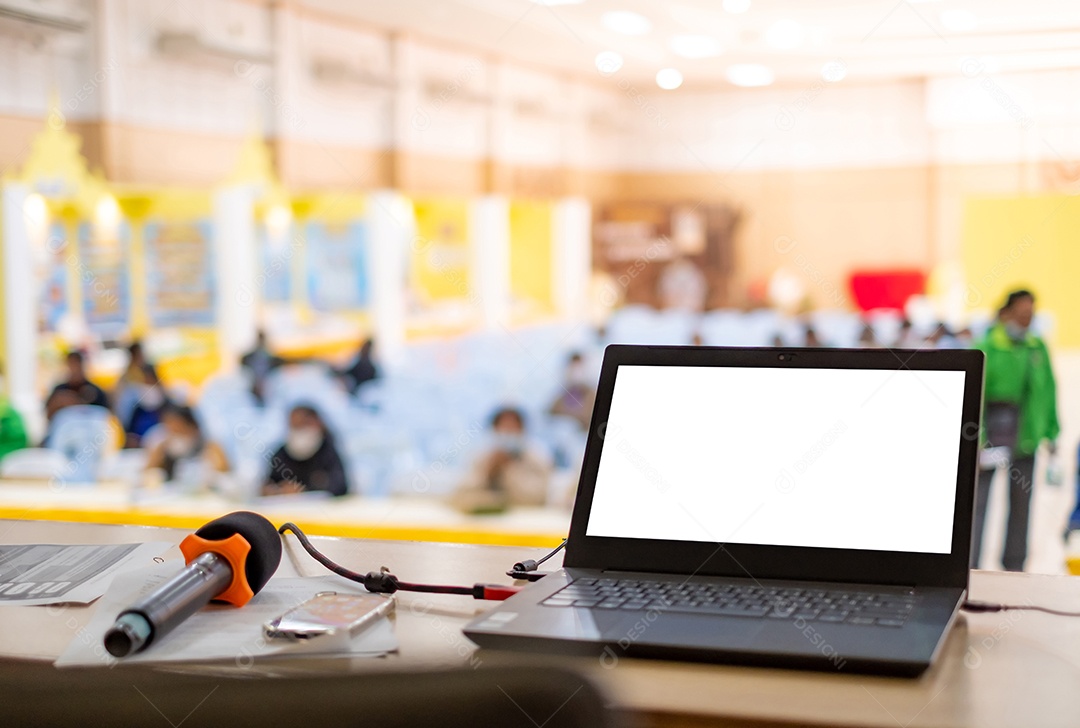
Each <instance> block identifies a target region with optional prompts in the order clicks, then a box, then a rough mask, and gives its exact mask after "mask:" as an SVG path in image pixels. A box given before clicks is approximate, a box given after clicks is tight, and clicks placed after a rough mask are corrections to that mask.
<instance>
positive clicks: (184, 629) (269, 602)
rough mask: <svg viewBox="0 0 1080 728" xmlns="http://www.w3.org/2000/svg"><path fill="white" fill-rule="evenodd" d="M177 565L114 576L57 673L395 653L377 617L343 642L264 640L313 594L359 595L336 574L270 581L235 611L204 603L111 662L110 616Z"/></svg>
mask: <svg viewBox="0 0 1080 728" xmlns="http://www.w3.org/2000/svg"><path fill="white" fill-rule="evenodd" d="M183 567H184V565H183V563H182V562H179V561H170V562H168V563H165V564H155V565H154V566H153V567H150V568H145V569H139V570H138V571H127V572H124V573H122V574H118V575H117V577H116V578H115V579H114V580H113V583H112V586H110V587H109V590H108V592H106V593H105V595H104V596H103V597H102V598H101V601H99V602H98V605H97V609H96V611H95V612H94V616H93V617H91V619H90V622H89V624H87V625H86V627H84V628H83V629H82V630H80V631H79V632H78V634H76V636H75V639H73V640H72V641H71V644H69V645H68V647H67V649H66V650H64V653H63V654H62V655H61V656H60V658H59V659H58V660H57V661H56V666H57V667H83V666H91V665H108V666H112V665H115V664H116V663H118V662H124V663H127V662H131V663H137V662H185V661H208V660H228V661H233V662H235V664H236V665H237V666H240V667H244V666H246V665H250V664H251V662H252V661H253V660H254V659H255V658H257V657H261V656H268V655H350V656H361V657H362V656H369V657H379V656H382V655H385V654H386V653H388V652H393V651H395V650H397V648H398V641H397V635H395V634H394V629H393V624H392V623H391V622H390V620H389V619H380V620H379V621H378V622H376V623H375V624H373V625H372V626H371V627H369V628H368V629H366V630H364V631H363V632H360V633H359V634H357V635H356V636H354V637H352V638H350V637H349V635H348V634H346V633H345V632H341V633H340V634H333V635H325V636H322V637H316V638H314V639H310V640H306V641H302V642H292V641H289V640H282V639H269V638H267V637H265V636H264V635H263V624H264V623H266V622H269V621H270V620H272V619H273V618H274V617H278V616H280V615H281V614H283V613H284V612H287V611H288V610H290V609H292V608H293V607H295V606H297V605H299V604H301V603H302V602H305V601H307V600H308V599H310V598H311V597H313V596H315V595H316V594H317V593H318V592H323V591H335V592H338V593H343V594H344V593H355V594H366V593H367V592H366V591H365V590H364V588H363V587H362V586H360V585H359V584H356V585H353V584H351V583H350V582H348V581H346V580H345V579H342V578H341V577H337V576H318V577H307V578H272V579H271V580H270V581H269V583H267V585H266V586H265V587H264V588H263V590H262V591H261V592H259V593H258V594H256V595H255V598H254V599H252V600H251V601H250V602H248V603H247V604H246V605H245V606H243V607H233V606H230V605H219V604H211V605H209V606H207V607H205V608H204V609H202V610H200V611H199V612H197V613H195V614H193V615H192V616H191V617H190V618H188V619H187V620H186V621H185V622H183V623H182V624H180V625H179V626H178V627H177V628H176V629H174V630H173V631H172V632H170V633H168V634H166V635H165V636H164V637H163V638H162V639H161V640H160V641H158V640H155V641H154V642H152V643H151V644H150V646H149V647H147V648H146V649H145V650H144V651H142V652H138V653H136V654H134V655H131V656H129V657H124V658H121V659H117V658H115V657H113V656H112V655H110V654H109V653H108V652H106V650H105V646H104V644H103V639H104V637H105V632H106V631H108V629H109V627H111V626H112V625H113V622H115V621H116V617H117V615H119V614H120V612H122V611H123V610H125V609H127V608H128V607H130V606H131V605H132V604H133V603H134V602H135V601H136V600H138V599H139V598H140V597H142V596H144V595H146V594H149V593H150V592H151V591H153V590H154V589H156V588H157V587H158V586H160V585H161V584H162V583H164V582H165V581H167V580H169V579H170V578H172V577H173V576H175V575H176V574H177V573H178V572H179V571H180V569H182V568H183Z"/></svg>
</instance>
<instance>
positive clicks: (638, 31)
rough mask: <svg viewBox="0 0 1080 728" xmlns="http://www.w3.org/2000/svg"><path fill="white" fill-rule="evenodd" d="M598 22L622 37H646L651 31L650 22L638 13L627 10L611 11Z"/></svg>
mask: <svg viewBox="0 0 1080 728" xmlns="http://www.w3.org/2000/svg"><path fill="white" fill-rule="evenodd" d="M600 22H601V23H603V24H604V27H605V28H607V29H608V30H613V31H615V32H616V33H622V34H623V35H646V34H647V33H648V32H649V31H651V30H652V21H651V20H649V19H648V18H646V17H645V16H644V15H641V14H640V13H632V12H630V11H629V10H611V11H608V12H606V13H604V14H603V15H601V16H600Z"/></svg>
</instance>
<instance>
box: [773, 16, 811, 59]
mask: <svg viewBox="0 0 1080 728" xmlns="http://www.w3.org/2000/svg"><path fill="white" fill-rule="evenodd" d="M802 41H803V27H802V25H800V24H799V21H797V20H792V19H791V18H784V19H782V20H777V21H776V22H775V23H773V24H772V25H770V26H769V29H768V30H766V31H765V42H766V43H768V44H769V45H770V46H772V47H773V48H776V49H777V50H781V51H790V50H793V49H795V48H798V47H799V46H800V45H801V44H802Z"/></svg>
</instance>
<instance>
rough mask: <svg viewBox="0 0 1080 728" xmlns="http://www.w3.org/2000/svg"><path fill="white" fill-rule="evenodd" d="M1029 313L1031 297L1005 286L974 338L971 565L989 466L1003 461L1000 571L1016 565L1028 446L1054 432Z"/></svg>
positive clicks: (1030, 461) (1039, 343)
mask: <svg viewBox="0 0 1080 728" xmlns="http://www.w3.org/2000/svg"><path fill="white" fill-rule="evenodd" d="M1034 314H1035V296H1034V295H1033V294H1032V293H1031V292H1030V291H1027V290H1023V289H1021V290H1017V291H1013V292H1012V293H1010V294H1009V295H1008V297H1007V298H1006V300H1005V305H1004V306H1002V308H1001V311H1000V313H999V315H998V320H997V322H996V323H995V324H994V325H993V326H991V327H990V329H989V330H988V331H987V332H986V335H985V336H984V337H983V339H982V340H981V341H980V342H978V344H977V348H979V349H981V350H982V351H983V352H984V353H985V354H986V370H985V371H986V383H985V385H984V390H983V392H984V394H983V398H984V401H985V405H984V407H983V429H982V436H983V447H984V450H983V456H982V457H981V458H980V464H981V468H980V470H979V480H978V488H977V490H976V493H975V529H974V534H973V547H972V551H971V565H972V567H976V566H977V565H978V563H979V556H980V553H981V546H982V534H983V524H984V521H985V520H986V505H987V501H988V500H989V495H990V484H991V482H992V481H993V478H994V472H995V469H996V467H997V466H999V465H1004V466H1006V467H1007V469H1008V470H1007V471H1008V476H1009V515H1008V521H1007V523H1006V528H1005V552H1004V555H1003V556H1002V565H1003V566H1004V567H1005V569H1006V570H1007V571H1023V570H1024V561H1025V560H1026V558H1027V540H1028V538H1027V532H1028V520H1029V509H1030V505H1031V491H1032V487H1033V485H1034V477H1035V453H1036V451H1037V450H1038V449H1039V446H1040V445H1041V444H1042V443H1043V441H1047V442H1048V443H1049V451H1050V453H1051V455H1053V454H1054V452H1055V451H1056V448H1057V445H1056V443H1055V440H1056V439H1057V436H1058V434H1059V432H1060V431H1061V427H1060V425H1059V423H1058V415H1057V387H1056V385H1055V382H1054V372H1053V369H1052V368H1051V366H1050V352H1049V350H1048V349H1047V348H1046V344H1045V342H1043V340H1042V339H1041V338H1040V337H1039V336H1037V335H1036V334H1034V333H1033V332H1032V331H1031V330H1030V327H1031V321H1032V318H1033V317H1034ZM987 455H993V456H994V457H986V456H987Z"/></svg>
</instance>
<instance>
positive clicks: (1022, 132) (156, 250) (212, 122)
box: [0, 0, 1080, 574]
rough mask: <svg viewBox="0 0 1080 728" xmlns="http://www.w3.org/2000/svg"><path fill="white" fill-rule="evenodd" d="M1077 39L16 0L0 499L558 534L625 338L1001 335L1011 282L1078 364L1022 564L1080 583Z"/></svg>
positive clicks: (323, 1) (1056, 350)
mask: <svg viewBox="0 0 1080 728" xmlns="http://www.w3.org/2000/svg"><path fill="white" fill-rule="evenodd" d="M1078 24H1080V8H1077V7H1075V6H1074V3H1071V2H1067V1H1065V0H1060V1H1054V0H1044V1H1042V2H1033V3H1026V4H1016V3H1010V2H1004V1H1003V0H990V1H986V2H978V3H976V2H973V1H971V0H921V1H919V2H916V1H915V0H911V2H902V3H899V4H895V5H894V4H891V3H878V2H872V1H867V2H841V1H840V0H813V1H812V2H795V1H794V0H772V1H766V0H722V1H721V0H681V1H680V2H674V3H667V2H664V3H661V2H649V1H647V0H634V1H633V2H631V1H629V0H627V1H625V2H624V1H623V0H581V1H577V2H575V1H573V0H546V1H541V0H537V1H535V2H532V1H529V0H520V1H513V2H507V1H503V0H453V1H451V2H438V3H433V2H421V1H420V0H403V1H401V2H394V3H381V2H343V1H341V0H295V1H290V2H258V1H255V0H214V1H211V0H181V1H179V2H167V1H166V0H142V1H136V0H97V1H93V2H91V1H90V0H51V1H50V2H30V0H4V1H3V2H0V175H2V179H3V208H2V225H3V227H2V236H0V246H2V265H0V269H2V274H3V286H2V292H3V296H2V299H3V300H2V301H0V312H2V317H0V334H2V341H3V347H2V348H0V367H2V377H3V387H2V390H0V391H2V393H3V400H2V401H3V418H4V419H3V424H4V429H3V434H2V437H3V440H2V441H0V452H3V453H4V455H3V460H0V477H2V480H0V516H2V517H4V518H38V519H54V518H55V519H61V520H70V521H88V522H106V523H125V524H147V525H164V526H177V527H185V528H186V527H192V526H197V525H199V524H201V523H202V522H204V521H205V520H206V519H207V518H208V517H211V516H212V515H214V514H217V513H220V512H222V511H223V510H225V509H228V508H232V507H241V506H242V507H244V508H250V509H255V510H258V511H260V512H267V513H278V514H284V513H289V514H300V515H296V516H295V517H296V518H300V517H301V515H302V516H303V518H305V519H306V523H307V524H309V526H310V527H311V528H312V531H313V533H321V534H325V535H342V536H360V535H372V536H374V537H379V538H391V539H395V538H396V539H421V540H434V541H443V542H472V543H496V544H517V545H529V546H548V545H551V546H554V545H555V544H557V543H558V542H559V541H560V540H561V538H562V537H563V536H564V535H565V533H566V529H567V527H568V524H569V519H570V509H571V505H572V503H573V500H574V494H575V491H576V488H577V485H578V478H579V474H580V467H581V462H582V457H583V453H584V449H585V443H586V440H587V437H588V432H589V425H590V412H591V409H592V407H593V404H594V402H593V400H594V397H595V394H596V384H597V376H598V373H599V369H600V362H601V359H602V356H603V349H604V347H605V346H606V345H608V344H612V343H636V344H665V345H703V346H755V347H757V346H783V347H801V346H824V347H880V348H890V349H894V350H896V351H897V352H898V356H902V355H901V354H900V353H899V352H901V351H903V350H910V349H924V350H925V349H935V348H938V349H944V348H969V347H981V348H986V347H987V346H990V345H992V341H996V340H997V339H998V338H1002V337H1004V339H1003V340H1005V341H1006V342H1007V341H1008V335H1007V333H1006V332H1007V331H1008V330H1010V329H1009V325H1007V324H1008V321H1012V320H1013V319H1014V318H1016V317H1015V316H1012V315H1011V314H1008V315H1006V314H1002V312H1001V309H1002V308H1003V307H1005V304H1006V301H1007V298H1006V297H1007V296H1008V294H1009V293H1011V292H1016V291H1028V292H1030V294H1031V296H1029V297H1027V298H1025V297H1024V296H1021V297H1020V299H1019V306H1020V307H1021V308H1023V307H1024V306H1025V305H1028V304H1031V305H1033V309H1034V311H1033V313H1034V315H1033V318H1032V320H1031V322H1030V326H1029V327H1027V328H1026V331H1025V332H1024V333H1022V334H1020V335H1021V336H1029V337H1031V340H1032V341H1038V342H1043V343H1045V345H1046V347H1047V350H1048V351H1049V354H1050V357H1049V363H1048V365H1049V366H1050V368H1051V371H1052V373H1053V376H1054V378H1055V379H1056V385H1057V386H1056V392H1054V396H1053V397H1051V399H1050V401H1049V404H1048V403H1047V402H1042V403H1041V404H1040V405H1039V406H1040V407H1042V408H1043V409H1044V410H1045V408H1046V407H1050V408H1051V409H1053V410H1055V411H1054V413H1053V414H1054V415H1055V418H1056V423H1055V424H1054V426H1053V427H1051V426H1049V425H1047V427H1046V428H1044V431H1043V432H1040V433H1038V435H1037V437H1036V440H1037V441H1036V442H1035V443H1034V444H1033V445H1032V446H1031V447H1028V448H1027V449H1026V450H1025V451H1024V452H1022V453H1021V452H1013V453H1012V456H1013V458H1012V460H1013V461H1016V460H1023V459H1024V458H1027V457H1028V456H1031V455H1032V453H1034V466H1033V467H1034V470H1033V471H1032V472H1033V475H1032V476H1030V478H1029V479H1028V480H1026V481H1025V483H1026V485H1024V486H1023V487H1022V488H1021V490H1022V492H1021V494H1020V495H1019V498H1020V501H1025V502H1026V500H1027V499H1030V529H1029V533H1028V534H1027V538H1026V544H1027V557H1026V560H1023V559H1021V561H1022V567H1021V568H1023V569H1025V570H1027V571H1031V572H1039V573H1048V574H1064V573H1068V566H1067V563H1068V557H1069V555H1070V554H1073V555H1080V543H1078V544H1074V545H1073V546H1070V545H1069V543H1068V533H1067V531H1068V529H1069V527H1070V522H1071V518H1073V517H1074V515H1073V514H1074V511H1075V509H1076V502H1075V501H1076V489H1077V482H1076V479H1077V448H1078V445H1080V348H1078V347H1080V319H1078V316H1080V313H1078V312H1080V305H1078V304H1080V301H1078V299H1077V295H1078V294H1077V290H1078V289H1077V287H1076V285H1075V281H1074V280H1073V279H1074V275H1073V274H1074V272H1075V271H1076V270H1078V265H1080V247H1078V246H1077V245H1076V240H1075V231H1076V230H1077V229H1080V205H1078V204H1077V201H1076V199H1077V198H1076V194H1077V191H1078V190H1080V166H1078V163H1077V160H1078V159H1080V106H1078V105H1077V103H1076V89H1077V88H1080V75H1078V74H1080V70H1078V66H1080V45H1078V44H1077V42H1076V41H1077V32H1078V31H1077V27H1078ZM1030 307H1031V306H1029V308H1030ZM1006 308H1008V307H1006ZM1010 310H1011V309H1010ZM1029 312H1030V311H1029ZM1006 319H1008V321H1007V320H1006ZM995 337H997V338H995ZM987 342H991V343H990V344H988V343H987ZM1019 391H1021V393H1022V395H1023V396H1027V395H1028V394H1029V391H1028V390H1027V389H1023V388H1021V390H1019ZM762 396H763V398H764V397H766V393H763V394H762ZM1048 417H1049V415H1048ZM1058 423H1059V426H1058ZM1051 443H1053V444H1054V445H1055V446H1056V451H1055V452H1054V453H1051ZM1018 447H1019V445H1018ZM895 457H896V458H903V457H905V447H904V443H903V442H897V443H895ZM1007 459H1008V458H1006V460H1007ZM1002 462H1004V461H1001V462H999V461H993V460H990V459H988V460H986V461H985V463H984V464H986V465H987V469H996V477H995V479H994V481H993V487H992V489H991V490H990V491H989V498H988V500H989V503H988V507H987V516H986V531H985V535H984V538H983V541H984V542H985V543H984V548H983V549H982V559H981V566H982V567H983V568H986V569H1002V568H1005V566H1006V565H1005V564H1003V562H1002V554H1003V551H1004V550H1005V540H1006V534H1005V523H1006V520H1007V515H1008V513H1007V511H1008V507H1007V500H1008V498H1007V495H1008V493H1007V491H1008V483H1007V482H1006V478H1007V477H1008V475H1009V473H1010V472H1013V471H1015V469H1016V468H1015V462H1012V463H1011V464H1008V465H1005V464H1002ZM718 467H720V463H718ZM762 467H763V468H765V467H767V465H766V464H764V463H763V464H762ZM881 467H882V468H888V467H889V463H888V462H884V463H882V464H881ZM870 477H872V476H870ZM496 482H498V483H499V485H498V487H494V486H492V484H493V483H496ZM897 497H902V494H897ZM1077 520H1078V521H1080V518H1077ZM1073 525H1080V522H1078V523H1076V524H1073ZM913 527H917V526H915V525H913ZM1021 540H1023V539H1021ZM1014 545H1015V544H1014ZM1016 566H1017V564H1016V562H1015V561H1014V562H1012V565H1011V566H1010V568H1016Z"/></svg>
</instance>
